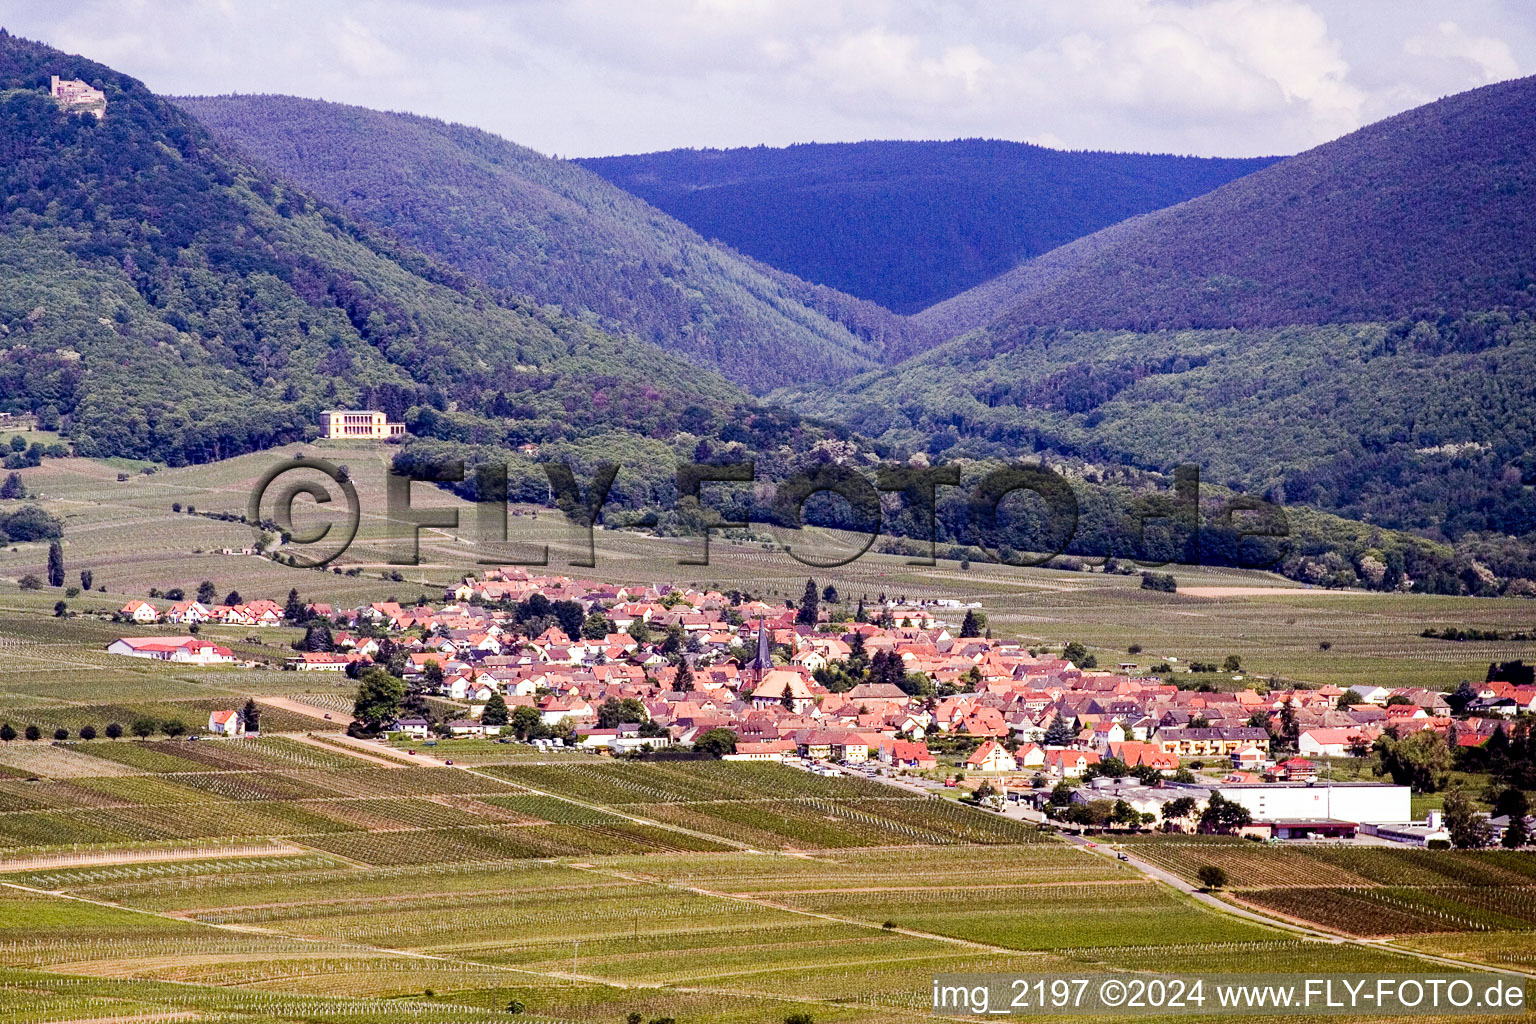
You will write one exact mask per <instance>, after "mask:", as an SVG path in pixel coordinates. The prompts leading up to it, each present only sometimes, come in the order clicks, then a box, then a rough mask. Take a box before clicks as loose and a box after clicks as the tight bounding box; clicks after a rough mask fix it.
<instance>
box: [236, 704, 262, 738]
mask: <svg viewBox="0 0 1536 1024" xmlns="http://www.w3.org/2000/svg"><path fill="white" fill-rule="evenodd" d="M240 721H241V722H242V723H243V724H244V725H245V731H246V732H260V731H261V705H259V704H257V703H256V700H255V698H253V697H247V698H246V699H245V705H244V706H243V707H241V708H240Z"/></svg>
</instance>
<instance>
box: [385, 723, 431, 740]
mask: <svg viewBox="0 0 1536 1024" xmlns="http://www.w3.org/2000/svg"><path fill="white" fill-rule="evenodd" d="M391 731H392V732H403V733H405V734H406V735H407V736H409V737H411V739H413V740H424V739H426V738H427V737H428V736H430V735H432V729H431V727H430V726H428V725H427V720H426V719H425V718H402V719H400V720H399V721H398V722H396V723H395V727H394V729H392V730H391Z"/></svg>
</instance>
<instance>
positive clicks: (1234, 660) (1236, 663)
mask: <svg viewBox="0 0 1536 1024" xmlns="http://www.w3.org/2000/svg"><path fill="white" fill-rule="evenodd" d="M1221 670H1222V671H1223V672H1241V671H1242V670H1243V659H1242V658H1240V657H1238V656H1237V655H1235V654H1229V655H1227V660H1226V661H1223V662H1222V663H1221Z"/></svg>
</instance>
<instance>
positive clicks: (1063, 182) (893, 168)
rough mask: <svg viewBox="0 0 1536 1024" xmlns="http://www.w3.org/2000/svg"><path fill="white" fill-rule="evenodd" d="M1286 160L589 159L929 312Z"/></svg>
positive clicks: (666, 201) (945, 152)
mask: <svg viewBox="0 0 1536 1024" xmlns="http://www.w3.org/2000/svg"><path fill="white" fill-rule="evenodd" d="M1274 160H1275V158H1273V157H1259V158H1253V159H1241V160H1227V159H1210V158H1202V157H1180V156H1157V155H1149V154H1141V153H1092V152H1070V153H1069V152H1063V151H1060V150H1054V149H1047V148H1045V147H1043V146H1032V145H1029V144H1027V143H1022V142H1004V141H999V140H995V139H958V140H955V141H953V142H856V143H830V144H804V145H796V146H788V147H785V148H770V147H767V146H757V147H754V148H750V149H726V150H718V149H674V150H670V151H668V152H664V153H645V154H640V155H636V156H611V157H595V158H592V159H586V160H579V161H577V162H578V163H580V164H582V165H583V166H585V167H588V168H591V169H592V170H594V171H596V172H597V173H598V174H601V175H602V176H603V177H605V178H607V179H608V180H609V181H611V182H613V183H614V184H615V185H618V186H620V187H622V188H624V189H627V190H628V191H630V192H633V193H634V194H635V195H637V196H639V197H641V198H642V199H644V200H646V201H647V202H649V203H651V204H652V205H653V206H656V207H659V208H660V209H662V210H665V211H666V212H667V213H669V214H671V215H672V216H674V217H676V218H677V219H678V220H680V221H682V222H683V223H684V224H687V225H688V226H689V227H691V228H693V229H695V230H696V231H698V232H699V233H700V234H702V235H704V236H705V237H706V238H718V239H720V240H722V241H724V242H725V243H727V244H728V245H731V246H733V247H735V248H737V249H739V250H741V251H742V252H745V253H749V254H751V255H752V256H755V257H757V258H758V259H760V260H762V261H763V262H765V263H768V264H771V265H773V266H775V267H779V268H781V269H784V270H787V271H790V272H791V273H793V274H796V275H798V276H800V277H802V278H805V279H806V280H808V281H815V282H817V283H818V284H823V285H829V286H831V287H833V288H836V289H839V290H841V291H844V292H847V293H849V294H852V295H857V296H860V297H861V298H865V299H870V300H873V301H875V302H878V303H880V304H881V305H883V306H885V307H887V308H889V309H893V310H896V311H897V312H899V313H915V312H917V311H919V310H921V309H924V308H925V307H927V306H930V305H933V304H934V303H936V302H939V301H940V300H942V299H946V298H949V297H950V296H952V295H954V294H956V293H957V292H961V291H964V290H965V289H967V288H971V287H974V286H976V285H978V284H981V283H982V282H983V281H986V280H988V279H989V278H992V277H995V276H997V275H998V274H1002V273H1004V272H1006V271H1009V270H1012V269H1013V268H1014V267H1015V266H1017V265H1018V264H1019V263H1020V262H1022V261H1024V260H1027V259H1029V258H1031V257H1034V256H1039V255H1042V254H1043V253H1046V252H1048V251H1050V250H1052V249H1055V248H1056V247H1057V246H1061V245H1065V244H1066V243H1068V242H1070V241H1072V240H1073V239H1075V238H1081V237H1082V236H1084V235H1087V234H1090V233H1092V232H1094V231H1097V230H1099V229H1100V228H1103V227H1107V226H1109V225H1110V224H1114V223H1116V222H1117V221H1121V220H1124V219H1125V218H1127V217H1133V216H1135V215H1137V214H1141V213H1146V212H1148V211H1150V210H1157V209H1161V208H1162V207H1165V206H1171V205H1173V204H1174V203H1179V202H1183V201H1184V200H1186V199H1189V198H1191V197H1193V196H1197V195H1201V194H1203V193H1205V192H1209V191H1210V190H1211V189H1214V188H1216V187H1218V186H1220V185H1223V184H1225V183H1227V182H1228V181H1231V180H1232V179H1234V178H1237V177H1240V176H1241V175H1244V174H1249V173H1251V172H1253V171H1256V170H1258V169H1260V168H1262V167H1266V166H1268V165H1269V164H1271V163H1273V162H1274Z"/></svg>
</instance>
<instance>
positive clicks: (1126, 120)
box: [0, 0, 1536, 155]
mask: <svg viewBox="0 0 1536 1024" xmlns="http://www.w3.org/2000/svg"><path fill="white" fill-rule="evenodd" d="M1457 10H1458V12H1459V13H1458V18H1459V19H1460V22H1459V23H1458V22H1451V21H1446V20H1445V16H1444V13H1443V12H1444V5H1443V4H1442V3H1440V2H1437V0H1028V2H1014V3H996V2H991V0H942V2H940V0H628V2H625V3H614V2H612V0H516V2H497V0H371V2H364V0H263V2H256V0H222V2H217V3H202V2H196V0H127V2H124V0H77V2H75V3H73V4H55V5H46V6H45V5H38V4H36V3H32V2H28V0H0V23H4V24H6V25H7V26H8V27H10V28H11V29H12V30H13V31H17V32H20V33H21V34H24V35H29V36H33V37H35V38H42V39H44V40H45V41H49V42H52V43H54V44H55V45H59V46H61V47H63V48H66V49H70V50H73V51H76V52H82V53H85V54H87V55H89V56H92V57H94V58H96V59H98V60H101V61H103V62H105V63H109V64H112V65H113V66H115V67H118V68H120V69H122V70H124V71H127V72H128V73H130V74H134V75H137V76H139V77H141V78H143V79H144V80H145V81H146V82H148V83H149V84H150V86H151V87H153V88H156V89H158V90H160V91H162V92H169V93H191V92H197V93H210V92H227V91H237V90H238V91H265V92H291V93H296V94H299V95H307V96H323V97H325V98H327V99H335V100H342V101H345V102H352V103H362V104H367V105H370V106H376V107H383V108H389V109H407V110H413V111H415V112H418V113H423V114H428V115H431V116H435V117H444V118H448V119H452V120H459V121H465V122H468V123H472V124H477V125H480V126H481V127H485V128H487V129H489V130H492V131H495V132H498V133H500V134H503V135H506V136H507V137H509V138H512V139H514V140H515V141H518V142H522V143H524V144H527V145H532V146H534V147H536V148H539V149H542V150H544V151H546V152H557V153H561V154H595V153H612V152H634V151H638V150H645V149H657V148H666V147H671V146H686V145H714V146H729V145H752V144H756V143H759V142H766V143H769V144H773V145H782V144H786V143H789V142H795V141H831V140H837V139H859V138H876V137H885V138H953V137H956V136H964V135H986V136H993V137H999V138H1013V139H1032V140H1044V139H1050V140H1053V141H1059V144H1061V145H1064V146H1068V147H1073V148H1105V149H1135V150H1157V151H1175V152H1193V153H1202V154H1232V155H1239V154H1249V153H1275V152H1290V151H1295V150H1297V149H1301V148H1305V147H1308V146H1311V145H1314V144H1316V143H1319V142H1322V141H1325V140H1327V139H1329V138H1333V137H1335V136H1337V135H1339V134H1342V133H1344V132H1347V131H1349V130H1351V129H1353V128H1356V127H1358V126H1359V125H1361V124H1363V123H1365V122H1367V121H1369V120H1374V119H1376V118H1378V117H1381V116H1385V115H1386V114H1390V113H1393V112H1396V111H1398V110H1401V109H1404V108H1405V107H1407V106H1411V105H1413V104H1415V103H1420V102H1424V101H1425V100H1427V99H1431V98H1433V97H1435V96H1438V95H1441V94H1443V93H1446V92H1451V91H1456V90H1458V89H1463V88H1468V87H1471V86H1474V85H1479V84H1483V83H1484V82H1488V81H1497V80H1500V79H1504V78H1509V77H1513V76H1515V75H1518V74H1519V73H1520V71H1521V69H1522V68H1529V67H1532V66H1533V65H1536V31H1533V30H1536V11H1533V10H1532V9H1531V6H1530V5H1529V4H1527V3H1526V2H1525V0H1463V2H1462V3H1461V4H1459V5H1458V7H1457ZM1463 24H1467V25H1476V26H1477V31H1476V32H1471V31H1468V30H1467V29H1465V28H1463V27H1462V25H1463Z"/></svg>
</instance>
